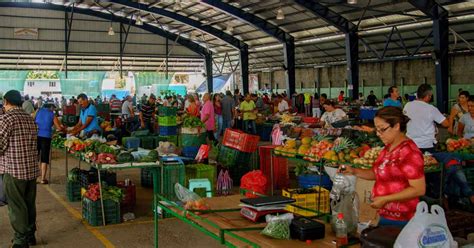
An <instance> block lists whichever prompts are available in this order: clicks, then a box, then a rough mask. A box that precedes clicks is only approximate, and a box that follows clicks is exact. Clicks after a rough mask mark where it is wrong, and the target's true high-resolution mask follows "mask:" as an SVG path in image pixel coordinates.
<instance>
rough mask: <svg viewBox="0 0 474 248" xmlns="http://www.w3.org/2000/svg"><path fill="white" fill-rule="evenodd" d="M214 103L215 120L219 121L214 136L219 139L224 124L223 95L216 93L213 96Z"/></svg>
mask: <svg viewBox="0 0 474 248" xmlns="http://www.w3.org/2000/svg"><path fill="white" fill-rule="evenodd" d="M212 103H213V105H214V114H215V120H216V121H217V128H216V133H215V134H214V136H216V139H217V140H219V138H220V137H221V134H222V125H223V119H222V102H221V96H220V95H219V94H214V96H213V97H212Z"/></svg>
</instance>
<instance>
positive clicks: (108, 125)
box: [100, 121, 112, 132]
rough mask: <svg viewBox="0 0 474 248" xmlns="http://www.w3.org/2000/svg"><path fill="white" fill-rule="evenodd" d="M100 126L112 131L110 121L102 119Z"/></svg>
mask: <svg viewBox="0 0 474 248" xmlns="http://www.w3.org/2000/svg"><path fill="white" fill-rule="evenodd" d="M100 128H102V130H104V131H106V132H109V131H112V123H111V122H110V121H103V122H102V123H100Z"/></svg>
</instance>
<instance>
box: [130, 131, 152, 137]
mask: <svg viewBox="0 0 474 248" xmlns="http://www.w3.org/2000/svg"><path fill="white" fill-rule="evenodd" d="M149 134H150V131H149V130H148V129H144V130H137V131H133V132H132V137H142V136H148V135H149Z"/></svg>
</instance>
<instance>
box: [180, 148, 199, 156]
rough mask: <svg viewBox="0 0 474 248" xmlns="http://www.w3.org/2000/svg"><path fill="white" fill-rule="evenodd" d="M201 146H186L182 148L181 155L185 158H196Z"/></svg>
mask: <svg viewBox="0 0 474 248" xmlns="http://www.w3.org/2000/svg"><path fill="white" fill-rule="evenodd" d="M199 147H200V146H184V147H182V150H181V153H182V155H183V157H187V158H195V157H196V155H197V153H198V151H199Z"/></svg>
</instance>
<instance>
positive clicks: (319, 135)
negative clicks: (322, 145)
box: [313, 134, 330, 142]
mask: <svg viewBox="0 0 474 248" xmlns="http://www.w3.org/2000/svg"><path fill="white" fill-rule="evenodd" d="M329 139H330V138H329V137H328V136H327V135H322V134H318V135H316V136H314V137H313V140H317V141H319V142H321V141H323V140H329Z"/></svg>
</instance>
